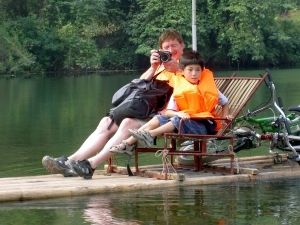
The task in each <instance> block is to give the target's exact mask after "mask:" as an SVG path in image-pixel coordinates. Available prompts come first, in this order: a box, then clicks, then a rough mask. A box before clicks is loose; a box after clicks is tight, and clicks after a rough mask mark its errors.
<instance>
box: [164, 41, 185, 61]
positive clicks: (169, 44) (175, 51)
mask: <svg viewBox="0 0 300 225" xmlns="http://www.w3.org/2000/svg"><path fill="white" fill-rule="evenodd" d="M161 47H162V49H161V50H162V51H169V52H171V53H172V59H175V60H179V58H180V56H181V55H182V53H183V49H184V43H179V42H178V41H177V40H176V39H173V40H172V39H168V40H165V41H164V42H163V43H162V45H161Z"/></svg>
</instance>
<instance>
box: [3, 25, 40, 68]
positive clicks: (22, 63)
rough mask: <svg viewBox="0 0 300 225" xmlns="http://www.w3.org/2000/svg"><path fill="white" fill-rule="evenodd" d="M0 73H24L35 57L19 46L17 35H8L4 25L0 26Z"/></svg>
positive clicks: (13, 33)
mask: <svg viewBox="0 0 300 225" xmlns="http://www.w3.org/2000/svg"><path fill="white" fill-rule="evenodd" d="M0 50H1V51H0V52H1V54H0V73H2V74H3V73H17V72H24V71H26V70H28V68H29V67H30V66H31V65H33V64H34V62H35V57H34V56H33V55H32V54H30V53H29V52H27V51H26V49H25V48H24V47H23V46H22V45H21V43H20V40H19V37H18V34H17V33H15V32H11V33H8V32H7V26H6V24H2V25H1V26H0Z"/></svg>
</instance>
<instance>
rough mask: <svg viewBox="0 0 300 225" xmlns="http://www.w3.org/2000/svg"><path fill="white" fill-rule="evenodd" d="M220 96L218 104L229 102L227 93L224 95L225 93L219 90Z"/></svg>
mask: <svg viewBox="0 0 300 225" xmlns="http://www.w3.org/2000/svg"><path fill="white" fill-rule="evenodd" d="M218 92H219V97H218V104H219V105H225V104H226V103H227V102H228V98H226V96H225V95H223V93H221V92H220V91H219V90H218Z"/></svg>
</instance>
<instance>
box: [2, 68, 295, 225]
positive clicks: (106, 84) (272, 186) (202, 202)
mask: <svg viewBox="0 0 300 225" xmlns="http://www.w3.org/2000/svg"><path fill="white" fill-rule="evenodd" d="M271 72H272V73H273V79H274V82H275V85H276V90H277V95H278V96H281V97H282V98H283V101H284V104H285V106H286V108H287V107H289V106H297V105H299V104H300V100H299V94H300V93H299V92H300V91H299V88H298V87H299V85H300V79H299V77H300V70H299V69H294V70H274V71H271ZM232 73H233V71H226V72H215V76H230V75H231V74H232ZM259 73H261V74H263V73H264V71H263V70H259V71H247V72H245V71H238V72H237V74H238V76H257V75H258V74H259ZM137 75H138V74H137V73H113V74H91V75H88V76H64V77H47V76H46V77H32V78H31V79H25V78H24V77H15V78H10V77H3V78H0V137H1V139H0V153H1V159H2V160H1V163H0V177H17V176H31V175H43V174H48V173H47V171H45V170H44V169H43V167H42V165H41V159H42V157H43V156H44V155H52V156H61V155H70V154H72V153H73V152H74V151H76V150H77V149H78V148H79V147H80V145H81V144H82V143H83V141H84V140H85V139H86V138H87V137H88V135H89V134H90V133H91V132H93V130H94V129H95V128H96V126H97V124H98V123H99V121H100V118H101V117H103V116H105V114H106V112H108V110H109V108H110V100H111V96H112V94H113V93H114V92H115V91H116V90H117V89H118V88H119V87H121V86H122V85H124V84H125V83H127V82H128V81H130V80H132V79H133V78H135V77H137ZM269 96H270V95H269V91H268V89H267V88H266V86H265V85H262V86H261V88H260V89H259V90H258V91H257V93H255V95H254V97H253V98H252V99H251V101H250V102H249V104H248V105H247V107H246V108H250V109H253V108H255V107H256V106H258V105H259V104H261V103H262V102H265V101H267V100H268V99H269ZM264 114H265V115H268V116H270V115H273V112H271V111H266V112H264V113H262V115H264ZM241 152H243V151H241ZM249 152H250V153H251V154H252V155H253V154H256V152H255V151H249ZM247 153H248V152H247ZM250 153H249V154H250ZM267 153H268V151H266V154H267ZM117 161H118V164H119V165H121V166H124V165H126V158H124V157H123V156H122V155H120V156H118V157H117ZM132 161H133V160H132ZM139 162H140V163H141V164H142V165H143V164H152V163H155V162H157V163H160V162H161V159H158V158H156V157H155V156H154V155H153V154H142V155H141V159H140V160H139ZM102 168H103V165H101V166H99V169H102ZM299 184H300V183H299V180H295V181H276V182H271V183H251V184H238V185H235V184H234V185H232V186H207V187H201V188H195V187H194V188H193V187H191V188H182V189H179V190H178V189H176V190H163V193H159V194H157V192H155V191H154V192H146V193H145V192H138V193H125V194H120V195H119V194H112V195H105V196H92V197H90V196H88V197H82V198H71V199H56V200H48V201H30V202H21V203H8V204H2V203H1V207H0V208H1V209H0V224H20V225H23V224H33V225H34V224H113V223H115V224H122V223H123V224H176V223H177V224H183V223H187V222H186V221H188V222H191V223H189V224H296V223H295V221H297V219H298V216H297V212H298V211H299V210H298V209H299V206H298V204H297V201H296V199H297V196H299V193H298V190H299V187H300V185H299ZM90 202H97V203H99V205H98V206H96V205H95V206H94V207H93V206H90ZM93 204H94V203H93ZM93 204H92V205H93ZM90 208H91V210H90V211H93V212H94V214H96V215H95V216H94V217H97V215H98V217H99V215H100V216H101V215H102V214H105V213H107V216H106V218H107V219H108V220H109V219H111V221H110V223H109V222H107V223H105V222H92V220H93V219H92V218H91V217H93V216H88V214H86V210H87V209H90ZM92 214H93V213H92ZM95 220H97V219H95ZM151 221H152V222H151Z"/></svg>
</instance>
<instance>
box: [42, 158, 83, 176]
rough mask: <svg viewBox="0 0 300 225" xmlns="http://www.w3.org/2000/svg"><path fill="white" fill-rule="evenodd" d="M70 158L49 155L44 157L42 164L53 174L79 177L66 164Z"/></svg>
mask: <svg viewBox="0 0 300 225" xmlns="http://www.w3.org/2000/svg"><path fill="white" fill-rule="evenodd" d="M67 160H68V158H67V157H66V156H61V157H59V158H52V157H50V156H48V155H46V156H44V158H43V159H42V164H43V166H44V167H45V169H46V170H47V171H49V172H50V173H52V174H62V175H63V176H64V177H78V174H76V173H75V172H74V171H73V170H72V169H70V167H68V165H67V164H66V162H67Z"/></svg>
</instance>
